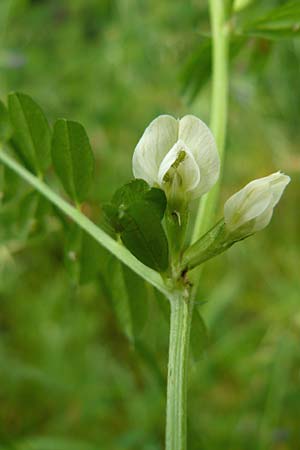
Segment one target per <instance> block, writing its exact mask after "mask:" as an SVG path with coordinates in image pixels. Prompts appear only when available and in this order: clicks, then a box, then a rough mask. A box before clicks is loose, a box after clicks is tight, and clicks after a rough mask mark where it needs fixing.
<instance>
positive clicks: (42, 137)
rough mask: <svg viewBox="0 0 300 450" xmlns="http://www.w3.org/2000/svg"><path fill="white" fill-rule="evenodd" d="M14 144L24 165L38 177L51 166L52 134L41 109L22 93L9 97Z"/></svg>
mask: <svg viewBox="0 0 300 450" xmlns="http://www.w3.org/2000/svg"><path fill="white" fill-rule="evenodd" d="M8 109H9V117H10V121H11V124H12V128H13V138H12V139H13V143H14V144H15V147H16V150H17V152H18V153H19V156H20V157H21V159H22V160H23V161H24V163H25V164H26V165H27V166H28V167H29V169H30V170H31V171H33V172H34V173H35V174H37V175H41V174H43V173H44V172H45V170H46V169H47V168H48V166H49V164H50V147H51V133H50V128H49V124H48V121H47V119H46V117H45V115H44V113H43V111H42V110H41V108H40V107H39V106H38V105H37V104H36V103H35V102H34V101H33V100H32V98H31V97H29V96H28V95H25V94H21V93H12V94H10V95H9V96H8Z"/></svg>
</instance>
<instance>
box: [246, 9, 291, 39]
mask: <svg viewBox="0 0 300 450" xmlns="http://www.w3.org/2000/svg"><path fill="white" fill-rule="evenodd" d="M242 28H243V32H244V33H245V34H248V35H251V36H260V37H264V38H267V39H282V38H293V37H298V36H300V3H299V1H298V0H297V1H295V0H292V1H288V2H285V3H283V4H282V5H280V6H278V7H276V8H273V9H271V10H270V11H269V12H267V13H266V14H265V15H264V16H262V17H259V18H258V19H256V20H254V21H251V22H250V23H249V22H248V23H247V22H246V24H244V26H243V27H242Z"/></svg>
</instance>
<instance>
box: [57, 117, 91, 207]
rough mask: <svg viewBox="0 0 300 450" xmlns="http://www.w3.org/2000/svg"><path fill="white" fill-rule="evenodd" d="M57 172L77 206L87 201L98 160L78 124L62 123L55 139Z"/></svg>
mask: <svg viewBox="0 0 300 450" xmlns="http://www.w3.org/2000/svg"><path fill="white" fill-rule="evenodd" d="M51 150H52V160H53V165H54V169H55V171H56V173H57V175H58V177H59V179H60V181H61V182H62V185H63V187H64V189H65V191H66V192H67V193H68V195H69V196H70V197H71V199H72V200H73V201H74V202H75V203H81V202H82V201H84V200H85V199H86V196H87V194H88V191H89V188H90V184H91V180H92V177H93V172H94V157H93V152H92V149H91V146H90V142H89V139H88V136H87V134H86V131H85V129H84V128H83V126H82V125H80V124H79V123H77V122H73V121H69V120H65V119H59V120H57V121H56V122H55V124H54V129H53V139H52V147H51Z"/></svg>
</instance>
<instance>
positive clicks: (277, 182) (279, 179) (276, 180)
mask: <svg viewBox="0 0 300 450" xmlns="http://www.w3.org/2000/svg"><path fill="white" fill-rule="evenodd" d="M272 175H273V178H272V180H271V191H272V196H273V198H272V202H271V204H272V207H274V206H275V205H277V203H278V202H279V200H280V197H281V196H282V194H283V191H284V189H285V188H286V186H287V185H288V184H289V182H290V181H291V179H290V177H289V176H288V175H285V174H284V173H281V172H276V173H274V174H272ZM275 175H276V177H275ZM270 176H271V175H270Z"/></svg>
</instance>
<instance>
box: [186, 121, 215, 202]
mask: <svg viewBox="0 0 300 450" xmlns="http://www.w3.org/2000/svg"><path fill="white" fill-rule="evenodd" d="M179 139H181V140H183V141H184V142H185V144H186V145H187V147H188V148H189V149H190V151H191V152H192V153H193V156H194V158H195V160H196V163H197V164H198V166H199V168H200V172H201V180H200V183H199V185H198V186H197V188H196V189H195V191H193V197H198V196H200V195H202V194H205V193H206V192H208V191H209V190H210V189H211V187H212V186H213V185H214V184H215V182H216V181H217V179H218V177H219V173H220V158H219V154H218V150H217V147H216V143H215V139H214V137H213V135H212V133H211V131H210V129H209V128H208V127H207V125H205V123H204V122H202V120H200V119H198V117H195V116H193V115H187V116H184V117H183V118H182V119H181V120H180V122H179Z"/></svg>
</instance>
